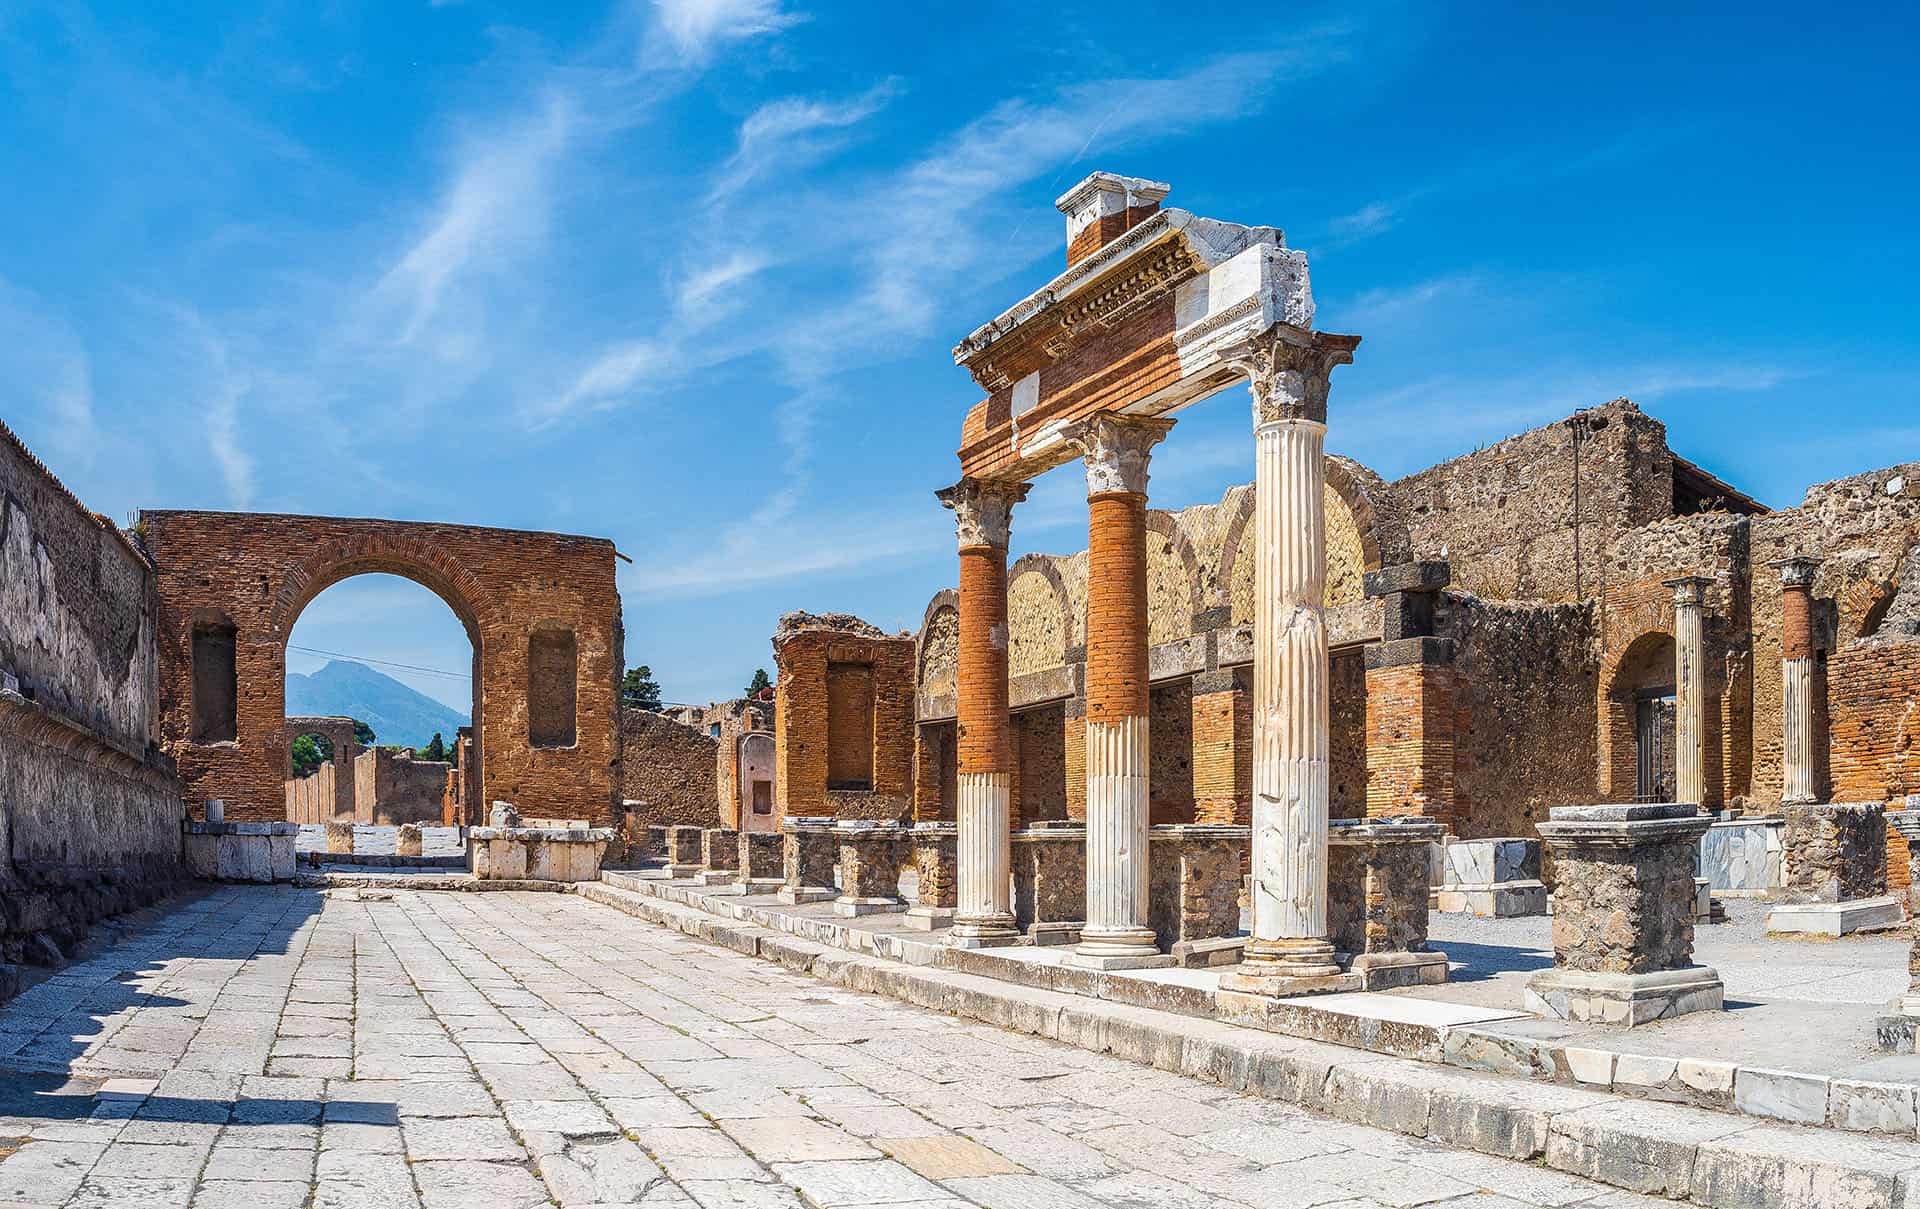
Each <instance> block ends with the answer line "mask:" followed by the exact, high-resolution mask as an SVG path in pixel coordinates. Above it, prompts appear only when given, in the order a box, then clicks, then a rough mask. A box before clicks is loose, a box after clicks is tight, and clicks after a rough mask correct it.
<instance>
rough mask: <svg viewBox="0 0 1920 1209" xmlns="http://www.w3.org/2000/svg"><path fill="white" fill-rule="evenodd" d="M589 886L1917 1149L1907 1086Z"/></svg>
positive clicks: (1393, 1004) (898, 953)
mask: <svg viewBox="0 0 1920 1209" xmlns="http://www.w3.org/2000/svg"><path fill="white" fill-rule="evenodd" d="M600 885H601V886H604V887H611V888H615V889H618V890H622V891H625V892H628V893H631V894H637V895H641V896H644V897H646V898H650V899H655V900H660V901H663V902H669V903H673V904H676V905H679V906H682V907H685V908H687V909H690V910H693V911H697V912H700V913H702V914H704V915H707V916H713V917H718V918H720V919H730V920H736V921H739V922H742V923H747V924H751V925H754V926H756V927H760V928H766V929H768V930H770V931H774V932H781V933H785V934H788V935H791V936H795V937H797V938H799V939H802V940H806V941H810V942H813V943H816V944H821V945H828V946H831V947H834V948H838V949H843V950H847V951H849V952H853V953H857V954H862V955H868V956H872V957H875V958H880V959H883V960H887V961H894V962H899V963H902V964H905V965H909V966H916V967H923V968H939V969H946V970H953V971H955V972H958V973H963V974H971V975H978V976H981V977H984V978H989V979H993V980H995V981H999V982H1003V983H1011V984H1015V985H1018V986H1021V987H1028V988H1032V989H1036V990H1044V991H1050V992H1057V993H1061V994H1066V995H1071V996H1075V997H1078V998H1082V999H1092V1000H1099V1001H1104V1002H1107V1003H1114V1004H1119V1005H1124V1006H1128V1007H1136V1008H1146V1009H1151V1010H1156V1011H1164V1012H1172V1013H1176V1014H1178V1015H1182V1016H1188V1017H1193V1018H1195V1019H1200V1020H1209V1021H1215V1022H1218V1023H1222V1024H1227V1025H1235V1026H1242V1027H1247V1028H1253V1029H1259V1030H1261V1031H1263V1032H1270V1033H1276V1034H1280V1035H1282V1036H1286V1037H1293V1038H1300V1039H1304V1040H1309V1041H1315V1042H1323V1043H1327V1044H1331V1045H1337V1046H1342V1047H1346V1048H1349V1049H1356V1050H1363V1051H1366V1052H1369V1053H1372V1054H1378V1055H1384V1056H1387V1057H1393V1058H1408V1059H1414V1060H1417V1061H1421V1062H1427V1063H1432V1064H1435V1065H1438V1066H1444V1067H1452V1068H1455V1069H1458V1070H1461V1071H1467V1072H1473V1073H1476V1074H1486V1075H1497V1076H1502V1077H1505V1078H1509V1079H1524V1080H1527V1081H1529V1083H1530V1084H1531V1087H1532V1089H1533V1090H1538V1089H1542V1088H1545V1087H1558V1088H1564V1089H1566V1090H1569V1091H1581V1092H1591V1093H1597V1094H1607V1095H1609V1096H1611V1097H1618V1098H1630V1099H1636V1100H1640V1101H1648V1102H1651V1101H1658V1102H1661V1103H1665V1104H1673V1105H1676V1106H1688V1107H1692V1108H1699V1109H1706V1110H1710V1111H1713V1112H1717V1113H1724V1114H1731V1115H1735V1116H1744V1117H1752V1118H1759V1119H1762V1120H1769V1121H1780V1122H1789V1123H1792V1124H1796V1125H1813V1126H1822V1127H1825V1128H1828V1129H1833V1130H1841V1131H1846V1132H1848V1133H1867V1134H1874V1135H1878V1136H1883V1137H1898V1138H1901V1139H1904V1140H1906V1141H1913V1140H1915V1139H1916V1138H1920V1085H1916V1084H1914V1083H1911V1082H1901V1081H1888V1082H1877V1081H1869V1080H1860V1079H1847V1078H1838V1077H1829V1076H1827V1075H1820V1074H1810V1073H1806V1072H1801V1071H1790V1070H1780V1069H1775V1068H1767V1067H1756V1066H1743V1065H1740V1064H1738V1063H1733V1062H1728V1061H1724V1060H1721V1059H1706V1058H1701V1059H1691V1058H1677V1057H1672V1056H1657V1055H1644V1054H1635V1053H1632V1052H1629V1051H1625V1050H1615V1049H1611V1048H1599V1047H1595V1046H1591V1045H1584V1046H1582V1045H1568V1044H1565V1043H1563V1042H1561V1041H1557V1040H1554V1039H1551V1038H1545V1037H1534V1036H1528V1035H1525V1033H1523V1032H1515V1031H1513V1030H1512V1029H1511V1027H1502V1026H1511V1025H1512V1024H1516V1023H1524V1022H1527V1021H1529V1020H1531V1019H1532V1017H1531V1016H1530V1014H1529V1013H1526V1012H1524V1011H1518V1010H1501V1009H1495V1008H1481V1007H1475V1006H1472V1005H1467V1004H1458V1003H1450V1002H1443V1001H1439V1000H1431V999H1421V998H1418V997H1416V996H1414V995H1410V994H1405V993H1401V994H1391V995H1388V994H1379V993H1369V992H1355V993H1349V994H1338V995H1316V996H1305V997H1300V998H1295V999H1269V998H1266V997H1264V996H1253V995H1243V994H1236V993H1233V992H1225V991H1220V990H1219V989H1218V986H1219V980H1220V974H1221V972H1222V970H1221V969H1220V968H1215V969H1159V970H1129V971H1106V972H1102V971H1094V970H1082V969H1076V968H1074V967H1071V966H1067V965H1065V964H1063V962H1064V956H1065V955H1064V953H1063V952H1062V951H1061V950H1058V949H1047V948H1041V947H1028V946H1014V947H1008V948H998V949H956V948H953V947H951V946H949V945H946V944H944V943H942V942H941V940H940V939H939V934H938V933H932V934H929V933H925V932H917V933H911V934H903V933H901V932H897V931H885V930H881V929H878V928H875V927H873V926H872V923H871V922H870V921H864V920H863V921H857V922H856V921H851V920H843V919H838V918H821V917H819V916H812V915H806V914H802V913H800V912H798V911H795V910H794V909H793V908H790V907H786V906H782V905H780V904H778V903H775V902H774V901H773V900H772V899H770V898H759V899H749V898H741V897H737V896H734V897H722V896H717V895H714V894H712V893H710V892H708V891H707V890H706V889H705V888H703V887H699V886H693V885H687V884H684V883H675V882H669V881H665V880H663V879H661V878H660V877H659V876H658V875H657V874H656V875H653V876H647V875H646V874H644V873H634V872H631V871H626V872H614V871H607V872H604V873H602V875H601V883H600ZM593 889H594V884H593V883H583V884H582V890H581V893H584V894H587V895H588V897H594V894H593ZM863 924H864V925H865V926H861V925H863ZM1624 1039H1625V1038H1623V1040H1624ZM1528 1094H1530V1093H1528ZM1916 1198H1917V1199H1916V1201H1915V1204H1916V1205H1920V1189H1917V1190H1916Z"/></svg>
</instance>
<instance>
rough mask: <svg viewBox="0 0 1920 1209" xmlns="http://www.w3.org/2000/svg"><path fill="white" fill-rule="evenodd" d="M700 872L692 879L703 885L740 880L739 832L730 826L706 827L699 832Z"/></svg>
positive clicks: (717, 884)
mask: <svg viewBox="0 0 1920 1209" xmlns="http://www.w3.org/2000/svg"><path fill="white" fill-rule="evenodd" d="M700 866H701V868H700V872H699V873H698V874H696V875H695V878H694V880H695V881H698V882H699V883H700V884H701V885H703V886H730V885H732V884H733V883H735V882H737V881H739V880H740V833H739V832H738V831H735V830H734V829H733V828H731V827H708V828H705V829H703V830H702V831H701V832H700Z"/></svg>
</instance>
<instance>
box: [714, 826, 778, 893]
mask: <svg viewBox="0 0 1920 1209" xmlns="http://www.w3.org/2000/svg"><path fill="white" fill-rule="evenodd" d="M736 837H737V838H736V839H735V841H734V843H735V846H736V848H737V849H738V852H739V858H738V859H739V862H740V867H739V873H740V877H739V880H738V881H736V882H734V883H733V885H732V886H729V887H727V889H728V890H730V891H732V892H733V893H735V894H774V893H777V892H778V891H779V889H780V886H781V884H782V883H783V882H784V881H785V880H786V876H785V875H786V868H785V865H786V853H785V848H786V837H784V836H782V835H781V834H780V833H779V832H777V831H741V832H738V833H736Z"/></svg>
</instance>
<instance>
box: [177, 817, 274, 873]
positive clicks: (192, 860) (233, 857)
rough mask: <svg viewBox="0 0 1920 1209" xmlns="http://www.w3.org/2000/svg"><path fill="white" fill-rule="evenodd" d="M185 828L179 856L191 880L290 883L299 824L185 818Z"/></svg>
mask: <svg viewBox="0 0 1920 1209" xmlns="http://www.w3.org/2000/svg"><path fill="white" fill-rule="evenodd" d="M222 817H223V818H224V815H223V816H222ZM185 827H186V834H185V836H184V837H183V838H184V843H183V845H182V856H183V859H184V861H185V863H186V867H187V872H188V873H189V874H190V875H192V876H194V877H199V878H206V879H208V880H210V881H223V882H256V883H261V884H265V883H269V882H286V881H292V880H293V871H294V841H295V837H296V836H297V835H298V834H299V831H300V828H299V825H298V824H295V823H226V822H213V823H207V822H202V821H200V820H199V819H188V820H187V821H186V824H185Z"/></svg>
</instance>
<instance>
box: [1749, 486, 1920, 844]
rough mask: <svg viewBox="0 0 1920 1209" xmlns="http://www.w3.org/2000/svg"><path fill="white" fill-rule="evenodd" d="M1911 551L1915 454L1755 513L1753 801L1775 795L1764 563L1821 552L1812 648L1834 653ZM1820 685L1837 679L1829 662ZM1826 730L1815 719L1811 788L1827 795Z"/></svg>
mask: <svg viewBox="0 0 1920 1209" xmlns="http://www.w3.org/2000/svg"><path fill="white" fill-rule="evenodd" d="M1910 551H1913V552H1920V462H1908V463H1906V464H1904V465H1900V466H1893V467H1889V468H1888V469H1885V470H1876V471H1872V472H1870V473H1867V474H1858V475H1853V476H1851V477H1849V478H1844V479H1836V480H1835V481H1833V482H1830V483H1821V484H1819V485H1818V486H1815V487H1812V488H1810V489H1808V491H1807V493H1806V496H1805V497H1804V499H1803V500H1802V501H1801V504H1800V506H1799V507H1798V508H1789V509H1783V510H1782V511H1779V512H1774V513H1769V514H1768V515H1766V516H1760V517H1755V518H1754V519H1753V530H1752V547H1751V556H1752V566H1753V574H1752V576H1751V580H1750V589H1749V597H1750V601H1749V608H1748V613H1749V616H1750V617H1751V618H1752V629H1753V781H1752V791H1751V795H1752V798H1753V802H1754V804H1755V805H1757V806H1759V807H1761V808H1763V809H1764V808H1768V807H1769V806H1770V805H1771V804H1773V803H1777V802H1779V800H1780V783H1781V771H1780V744H1781V720H1780V712H1781V688H1780V576H1779V573H1778V571H1777V570H1776V569H1775V568H1773V567H1770V566H1768V565H1767V564H1768V563H1770V562H1772V561H1774V560H1775V559H1780V558H1786V557H1788V556H1790V555H1800V554H1807V555H1813V556H1815V557H1818V558H1820V559H1821V560H1822V561H1821V566H1820V569H1819V572H1818V573H1817V574H1816V575H1815V577H1814V584H1813V596H1814V600H1815V608H1814V646H1815V648H1816V650H1817V651H1819V652H1821V653H1826V654H1831V653H1832V652H1834V651H1837V650H1838V649H1840V648H1841V647H1844V646H1845V645H1846V644H1847V643H1850V642H1852V641H1853V640H1854V639H1855V638H1858V637H1860V635H1861V632H1862V628H1863V627H1864V626H1866V625H1868V624H1870V623H1871V622H1872V621H1874V620H1876V617H1875V614H1876V613H1877V612H1879V611H1881V610H1884V609H1885V608H1886V607H1887V604H1888V602H1889V600H1890V598H1891V596H1892V594H1893V592H1894V591H1895V589H1896V587H1897V585H1898V584H1899V583H1900V582H1901V581H1902V580H1903V579H1905V578H1907V577H1906V576H1903V575H1902V573H1901V568H1902V566H1903V564H1904V563H1905V562H1906V561H1907V560H1908V559H1909V558H1910V557H1913V555H1911V554H1910V553H1909V552H1910ZM1816 674H1817V669H1816ZM1826 683H1828V684H1829V685H1832V686H1835V687H1837V686H1838V685H1839V683H1840V681H1839V680H1838V679H1837V678H1836V676H1835V669H1834V668H1833V667H1832V666H1831V665H1829V666H1828V668H1827V676H1826ZM1816 688H1817V686H1816ZM1819 721H1823V720H1822V719H1819V718H1816V722H1819ZM1824 734H1825V732H1824V729H1823V728H1819V727H1816V730H1815V732H1814V735H1815V741H1814V753H1815V767H1814V793H1815V794H1816V795H1818V796H1820V797H1822V798H1823V799H1824V798H1825V797H1826V795H1827V794H1828V793H1829V792H1830V791H1831V790H1832V789H1833V787H1834V785H1835V784H1836V778H1835V777H1834V776H1833V775H1831V774H1830V773H1829V770H1828V769H1827V767H1826V766H1825V761H1824V759H1823V757H1825V755H1826V754H1827V745H1826V744H1825V743H1824V742H1822V741H1821V740H1822V739H1823V738H1824ZM1833 800H1836V801H1839V800H1844V799H1840V798H1835V799H1833Z"/></svg>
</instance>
